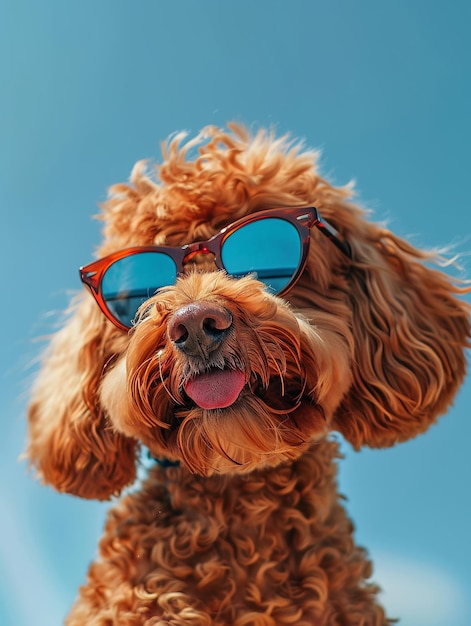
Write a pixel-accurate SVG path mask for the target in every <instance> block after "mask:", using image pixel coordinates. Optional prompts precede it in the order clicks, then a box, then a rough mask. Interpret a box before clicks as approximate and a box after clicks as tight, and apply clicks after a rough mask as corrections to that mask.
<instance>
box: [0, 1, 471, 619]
mask: <svg viewBox="0 0 471 626" xmlns="http://www.w3.org/2000/svg"><path fill="white" fill-rule="evenodd" d="M470 18H471V4H470V3H469V2H465V1H463V2H461V1H459V0H456V1H452V2H450V1H449V0H448V1H445V0H443V1H442V0H437V1H432V0H430V1H420V0H396V1H395V2H382V1H377V0H376V1H373V0H360V1H358V2H353V1H347V0H343V1H340V0H339V1H337V0H330V1H327V0H324V1H315V0H311V1H307V0H306V1H301V0H292V1H290V2H288V1H285V2H281V1H279V0H258V1H254V2H252V1H249V0H240V1H238V2H235V1H232V0H227V1H216V0H199V1H196V0H195V1H191V0H187V1H183V0H172V1H169V0H167V1H165V2H164V1H159V0H139V1H138V2H137V1H134V2H132V1H131V0H129V1H120V0H99V1H98V0H81V2H64V1H63V0H41V2H34V1H32V0H30V1H26V0H10V1H8V0H1V1H0V88H1V98H0V210H1V222H0V236H1V246H0V255H1V259H0V263H1V265H0V267H1V272H0V280H1V292H0V293H1V303H2V306H1V307H0V322H1V328H2V335H3V336H2V341H1V344H2V347H1V350H0V367H1V374H0V398H1V401H2V412H1V416H2V425H3V434H2V436H1V437H0V507H1V511H0V580H1V584H0V623H1V624H2V625H3V626H9V625H10V624H11V625H13V624H14V625H15V626H23V625H25V626H29V625H30V624H31V625H32V624H34V625H35V626H52V625H54V624H59V623H61V620H62V619H63V616H64V615H65V614H66V612H67V610H68V607H69V606H70V604H71V602H72V601H73V598H74V597H75V593H76V589H77V587H78V585H79V584H81V582H83V580H84V577H85V572H86V569H87V566H88V563H89V561H90V559H91V558H92V557H93V556H94V554H95V550H96V544H97V539H98V536H99V535H100V534H101V529H102V525H103V518H104V514H105V510H106V508H107V507H108V505H103V504H98V503H94V502H87V501H81V500H79V499H76V498H73V497H69V496H66V495H58V494H56V493H54V492H53V491H52V489H50V488H47V487H42V486H40V485H39V484H38V483H37V482H34V481H33V480H32V478H31V476H29V475H28V472H27V468H26V464H25V463H24V462H22V461H18V456H19V455H20V453H21V451H22V449H23V447H24V441H25V417H24V410H25V404H26V399H27V394H28V388H29V386H30V382H31V379H32V377H33V375H34V371H35V368H36V367H37V364H36V359H37V355H38V354H39V352H40V350H41V349H42V347H43V345H44V344H43V342H42V341H40V340H38V338H40V337H41V336H43V335H45V334H46V333H48V332H50V331H51V329H52V328H53V327H54V324H55V323H56V322H57V320H58V319H59V315H60V311H61V310H62V309H63V308H65V306H66V305H67V302H68V300H69V296H70V294H71V292H73V291H74V290H77V289H80V285H79V283H78V273H77V268H78V267H79V265H81V264H84V263H87V262H88V261H90V260H91V259H92V252H93V249H94V247H95V246H96V245H97V244H98V243H99V238H100V237H99V228H100V227H99V224H98V223H97V222H96V221H93V220H92V219H90V216H91V215H92V214H94V213H96V212H97V209H96V205H97V202H100V201H102V200H104V198H105V197H106V188H107V187H108V186H109V185H111V184H113V183H115V182H119V181H123V180H126V179H127V177H128V175H129V172H130V170H131V167H132V165H133V164H134V162H135V161H136V160H138V159H141V158H145V157H154V158H155V159H159V155H160V150H159V142H160V140H162V139H164V138H165V137H166V136H167V135H168V134H170V133H171V132H173V131H176V130H181V129H188V130H189V131H190V132H192V133H195V132H197V131H198V130H199V129H200V128H201V127H202V126H204V125H206V124H208V123H211V124H218V125H223V124H224V123H225V122H226V121H228V120H231V119H236V120H239V121H242V122H245V123H247V124H252V123H254V124H255V126H260V125H262V126H266V125H270V124H275V125H276V127H277V129H278V131H279V132H280V133H283V132H285V131H288V130H289V131H291V132H292V133H293V135H295V136H300V137H304V138H305V139H306V142H307V144H308V145H310V146H312V147H315V148H321V149H322V150H323V159H322V164H323V172H324V174H326V175H327V176H329V177H330V178H331V180H333V181H334V182H335V183H336V184H344V183H346V182H348V181H349V180H350V179H352V178H355V179H356V180H357V188H358V191H359V193H360V197H361V200H362V203H363V204H364V205H365V206H368V207H370V208H373V209H374V210H375V217H376V219H378V220H382V219H388V220H389V223H390V226H391V228H392V229H393V230H395V232H397V233H398V234H400V235H403V236H408V237H409V236H410V237H411V239H412V241H413V242H414V243H415V244H416V245H419V246H424V247H437V246H441V245H444V244H445V245H446V244H454V245H455V246H456V251H457V252H460V253H461V254H462V259H461V261H462V264H463V265H464V266H465V267H466V266H467V274H468V276H469V275H471V271H470V262H469V256H466V255H467V254H469V251H470V250H471V238H470V233H471V217H470V199H469V180H470V175H469V169H470V164H471V159H470V157H471V123H470V109H471V106H470V94H471V90H470V60H471V59H470V56H471V55H470V50H471V47H470V43H469V41H470V37H469V25H470V23H471V22H470ZM64 384H66V381H65V383H64ZM470 403H471V382H470V380H468V382H467V384H466V385H465V386H464V387H463V389H462V391H461V393H460V395H459V396H458V398H457V400H456V403H455V406H454V408H453V409H452V410H450V411H449V414H448V415H447V416H446V417H444V418H442V420H441V421H440V423H439V424H438V425H437V426H435V427H433V428H432V429H431V430H430V431H429V432H428V433H427V434H426V435H424V436H422V437H419V438H417V439H416V440H414V441H412V442H409V443H407V444H403V445H402V446H399V447H397V448H394V449H392V450H385V451H378V452H373V451H362V452H361V453H359V454H356V453H354V452H353V451H352V450H351V449H350V448H349V447H348V446H347V445H344V446H343V449H344V452H345V454H346V459H345V460H344V461H343V462H342V464H341V473H340V482H341V489H342V491H343V492H344V493H346V494H348V508H349V511H350V513H351V515H352V517H353V519H354V520H355V524H356V526H357V537H358V540H359V542H360V543H362V544H364V545H366V546H368V548H369V549H370V552H371V555H372V557H373V559H374V560H375V564H376V573H377V575H376V577H377V579H378V580H379V581H380V583H381V584H382V586H383V587H384V588H385V596H384V602H385V603H386V605H387V606H388V607H389V610H390V612H391V614H392V615H402V617H403V621H402V623H403V624H413V625H415V626H422V625H425V624H427V626H466V625H469V624H470V623H471V608H470V599H469V598H470V597H471V575H470V570H469V567H470V566H469V563H470V562H471V542H470V538H469V537H470V526H471V506H470V489H469V485H470V477H471V460H470V458H471V457H470V453H469V441H470V438H471V424H470V421H469V412H470V411H469V406H470Z"/></svg>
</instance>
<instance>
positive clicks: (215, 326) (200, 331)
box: [167, 302, 232, 356]
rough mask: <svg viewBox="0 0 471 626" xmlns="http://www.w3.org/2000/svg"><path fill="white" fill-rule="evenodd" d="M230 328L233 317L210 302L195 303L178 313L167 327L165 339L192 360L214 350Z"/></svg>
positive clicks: (179, 310)
mask: <svg viewBox="0 0 471 626" xmlns="http://www.w3.org/2000/svg"><path fill="white" fill-rule="evenodd" d="M231 327H232V315H231V312H230V311H228V310H227V309H226V308H224V307H222V306H219V305H218V304H215V303H212V302H194V303H192V304H188V305H186V306H184V307H182V308H181V309H178V310H177V311H176V312H175V313H174V314H173V316H172V317H171V319H170V321H169V324H168V329H167V330H168V336H169V338H170V340H171V341H173V343H174V344H175V346H176V347H177V348H178V349H179V350H181V351H182V352H184V353H185V354H188V355H191V356H201V355H207V354H209V353H210V352H212V351H213V350H215V349H216V348H217V347H218V346H219V345H220V343H221V341H222V340H223V339H224V337H225V336H226V335H227V334H228V332H229V330H230V329H231Z"/></svg>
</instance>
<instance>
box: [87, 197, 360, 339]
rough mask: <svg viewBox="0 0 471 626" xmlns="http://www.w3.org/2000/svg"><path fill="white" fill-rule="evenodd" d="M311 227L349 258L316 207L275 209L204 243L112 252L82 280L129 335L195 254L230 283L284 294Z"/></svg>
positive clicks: (301, 261)
mask: <svg viewBox="0 0 471 626" xmlns="http://www.w3.org/2000/svg"><path fill="white" fill-rule="evenodd" d="M313 226H315V227H316V228H317V229H318V230H319V231H320V232H321V233H322V234H323V235H325V236H326V237H328V238H329V239H330V240H331V241H332V243H333V244H334V245H336V246H337V248H339V249H340V250H341V251H342V252H343V253H344V254H345V255H346V256H348V257H350V256H351V252H350V246H349V245H348V243H347V242H345V241H343V240H342V239H340V238H339V236H338V233H337V231H336V230H335V228H333V226H331V225H330V224H329V223H328V222H326V220H324V219H323V218H322V217H321V216H320V214H319V211H318V210H317V209H316V208H315V207H293V208H279V209H271V210H269V211H261V212H260V213H254V214H252V215H248V216H246V217H243V218H242V219H240V220H237V221H236V222H234V223H233V224H229V226H226V227H225V228H223V229H222V230H221V231H220V232H219V233H218V234H217V235H214V236H213V237H211V239H209V240H208V241H197V242H195V243H189V244H186V245H184V246H182V247H171V246H139V247H134V248H127V249H125V250H120V251H119V252H114V253H112V254H110V255H108V256H106V257H104V258H103V259H99V260H98V261H94V262H93V263H90V264H89V265H85V266H84V267H81V268H80V278H81V280H82V282H83V283H84V284H85V285H87V287H88V288H89V289H90V291H91V293H92V295H93V297H94V298H95V300H96V301H97V303H98V306H99V307H100V309H101V310H102V311H103V313H104V314H105V315H106V317H107V318H108V319H109V320H110V321H111V322H113V324H115V326H117V327H118V328H120V329H122V330H129V329H130V328H132V326H133V320H134V318H135V316H136V313H137V311H138V309H139V307H140V306H141V305H142V304H143V303H144V302H145V301H146V300H148V299H149V298H151V297H152V296H153V295H154V294H155V293H156V292H157V291H158V290H159V289H161V288H162V287H167V286H169V285H173V284H174V283H175V281H176V280H177V277H178V276H179V275H180V274H182V273H183V272H184V265H185V264H186V263H188V262H189V261H191V259H192V258H193V257H194V256H196V255H198V254H212V255H213V257H214V262H215V265H216V267H217V268H218V269H220V270H225V271H226V272H227V274H228V275H229V276H232V277H233V278H241V277H242V276H247V275H248V274H253V275H254V276H255V277H256V278H257V279H258V280H259V281H261V282H262V283H264V284H265V285H266V286H267V287H268V289H269V291H270V292H271V293H273V294H276V295H283V294H285V293H287V291H289V289H291V288H292V287H293V286H294V284H295V283H296V281H297V280H298V278H299V277H300V275H301V273H302V271H303V270H304V267H305V265H306V261H307V255H308V251H309V241H310V238H309V231H310V229H311V228H312V227H313Z"/></svg>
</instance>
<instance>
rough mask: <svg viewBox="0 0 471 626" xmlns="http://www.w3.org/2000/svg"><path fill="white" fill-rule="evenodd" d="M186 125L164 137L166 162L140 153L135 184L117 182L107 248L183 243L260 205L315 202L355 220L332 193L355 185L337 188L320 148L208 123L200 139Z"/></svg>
mask: <svg viewBox="0 0 471 626" xmlns="http://www.w3.org/2000/svg"><path fill="white" fill-rule="evenodd" d="M185 140H186V135H185V134H183V133H180V134H178V135H176V136H175V137H173V138H172V139H170V140H169V141H168V142H166V143H164V144H163V145H162V154H163V162H162V163H161V164H160V165H154V166H153V168H152V169H150V168H149V166H148V163H147V162H145V161H140V162H138V163H137V164H136V166H135V167H134V169H133V171H132V174H131V179H130V182H129V183H128V184H120V185H115V186H113V187H112V188H111V189H110V197H109V199H108V201H107V202H106V203H105V204H104V205H103V214H102V218H103V219H104V220H105V223H106V224H105V228H104V235H105V241H104V244H103V246H102V248H101V249H100V255H101V256H104V255H106V254H108V253H110V252H113V251H115V250H117V249H120V248H125V247H128V246H132V245H134V246H135V245H152V244H155V245H164V244H167V245H183V244H185V243H190V242H193V241H198V240H202V239H208V238H209V237H211V236H212V235H214V234H215V233H216V232H218V231H219V230H220V229H221V228H222V227H224V226H226V225H227V224H229V223H231V222H233V221H235V220H237V219H239V218H240V217H242V216H244V215H246V214H248V213H252V212H255V211H259V210H263V209H268V208H274V207H279V206H299V205H308V204H312V205H314V206H316V207H317V208H318V209H319V210H320V211H321V212H323V214H324V215H325V217H326V218H327V219H333V221H334V224H336V222H339V223H340V225H339V228H340V229H341V228H342V225H343V227H345V228H346V229H348V225H349V223H350V222H351V217H350V216H349V215H348V213H349V210H347V209H345V211H342V213H345V214H344V215H338V212H339V211H338V209H337V211H336V212H335V213H334V212H333V211H332V209H331V206H332V204H333V201H334V200H335V201H336V203H338V202H339V200H342V199H346V198H347V197H348V196H349V195H350V193H351V189H350V188H349V187H345V188H334V187H332V186H331V185H329V184H328V183H327V182H326V181H325V180H324V179H323V178H322V177H321V176H320V175H319V174H318V170H317V160H318V153H317V152H314V151H310V150H305V149H303V145H302V143H300V142H297V143H296V142H294V141H293V140H291V139H290V138H289V137H288V136H284V137H281V138H276V137H275V135H274V132H270V131H264V130H261V131H259V132H258V133H257V134H256V135H255V136H254V137H251V136H250V135H249V134H248V133H247V131H246V130H245V129H243V128H242V127H240V126H237V125H234V124H233V125H230V131H223V130H220V129H218V128H215V127H213V126H209V127H207V128H205V129H203V131H201V133H199V134H198V135H197V136H196V137H195V138H194V139H191V140H188V141H185Z"/></svg>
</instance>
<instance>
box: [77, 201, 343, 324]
mask: <svg viewBox="0 0 471 626" xmlns="http://www.w3.org/2000/svg"><path fill="white" fill-rule="evenodd" d="M269 217H270V218H273V217H275V218H280V219H284V220H286V221H287V222H289V223H290V224H292V225H293V226H294V227H295V228H296V230H297V231H298V233H299V236H300V240H301V249H302V254H301V259H300V262H299V265H298V268H297V270H296V272H295V273H294V274H293V276H292V277H291V279H290V280H289V282H288V283H287V284H286V285H285V286H284V287H283V289H282V290H280V291H279V292H277V294H276V295H278V296H282V295H285V294H286V293H287V292H288V291H289V290H290V289H291V288H292V287H293V286H294V285H295V284H296V281H297V280H298V278H299V277H300V275H301V273H302V272H303V270H304V268H305V266H306V262H307V255H308V251H309V241H310V238H309V231H310V229H311V228H312V227H313V226H315V227H316V228H317V229H318V230H319V231H320V232H321V233H322V234H323V235H325V236H326V237H327V238H328V239H330V240H331V241H332V243H333V244H334V245H335V246H337V248H339V250H341V251H342V252H343V254H345V255H346V256H347V257H349V258H351V250H350V246H349V244H348V243H347V242H346V241H344V240H343V239H341V238H340V237H339V234H338V232H337V230H336V229H335V228H334V227H333V226H332V225H331V224H329V223H328V222H327V221H326V220H324V219H323V218H322V217H321V215H320V213H319V211H318V210H317V209H316V207H312V206H308V207H304V206H301V207H280V208H275V209H269V210H266V211H259V212H256V213H252V214H250V215H247V216H245V217H242V218H241V219H239V220H237V221H235V222H233V223H231V224H229V225H228V226H225V227H224V228H223V229H221V230H220V231H219V232H218V233H217V234H216V235H214V236H213V237H211V239H209V240H207V241H196V242H194V243H188V244H185V245H184V246H181V247H173V246H136V247H132V248H125V249H124V250H119V251H117V252H113V253H112V254H109V255H107V256H106V257H103V258H102V259H98V260H97V261H93V262H92V263H89V264H88V265H85V266H83V267H81V268H80V270H79V271H80V279H81V281H82V282H83V283H84V284H85V285H86V286H87V287H88V288H89V289H90V291H91V293H92V295H93V297H94V298H95V300H96V302H97V304H98V306H99V307H100V309H101V311H102V312H103V313H104V314H105V316H106V317H107V318H108V319H109V320H110V321H111V322H112V323H113V324H114V325H115V326H117V327H118V328H120V329H121V330H126V331H128V330H129V329H130V328H131V327H130V326H126V325H125V324H123V323H122V322H120V321H119V320H118V319H117V318H116V317H115V316H114V315H113V313H112V312H111V311H110V310H109V308H108V306H107V304H106V300H105V299H104V297H103V293H102V289H101V285H102V279H103V277H104V275H105V273H106V271H107V270H108V268H109V267H110V266H111V265H112V264H113V263H115V262H116V261H118V260H120V259H123V258H125V257H127V256H132V255H134V254H139V253H142V252H160V253H163V254H166V255H168V256H169V257H170V258H171V259H172V260H173V261H174V263H175V265H176V268H177V276H179V275H181V274H182V273H183V272H184V265H185V264H186V263H188V262H189V261H191V259H192V258H193V257H194V256H196V255H197V254H213V256H214V263H215V265H216V267H217V268H218V269H219V270H225V267H224V264H223V262H222V258H221V250H222V246H223V244H224V242H225V240H226V239H227V238H228V237H229V236H230V235H232V234H233V233H234V232H235V231H236V230H237V229H239V228H241V227H242V226H245V225H247V224H250V223H252V222H255V221H258V220H261V219H265V218H269Z"/></svg>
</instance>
